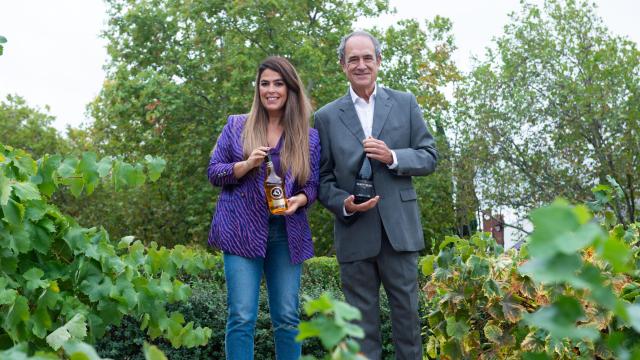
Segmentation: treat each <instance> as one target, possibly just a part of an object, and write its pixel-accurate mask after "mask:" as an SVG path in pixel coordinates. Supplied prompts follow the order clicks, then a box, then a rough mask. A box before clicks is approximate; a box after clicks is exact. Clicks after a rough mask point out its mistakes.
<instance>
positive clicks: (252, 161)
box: [233, 146, 271, 179]
mask: <svg viewBox="0 0 640 360" xmlns="http://www.w3.org/2000/svg"><path fill="white" fill-rule="evenodd" d="M270 149H271V148H269V147H267V146H260V147H257V148H255V149H253V151H252V152H251V154H250V155H249V158H248V159H247V160H245V161H238V162H237V163H235V164H234V165H233V175H234V176H235V177H236V179H240V178H241V177H243V176H245V175H246V174H247V173H248V172H249V171H251V169H253V168H256V167H258V166H260V164H262V162H263V161H264V158H265V157H266V156H267V153H268V152H269V150H270Z"/></svg>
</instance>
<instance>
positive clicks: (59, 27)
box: [0, 0, 640, 131]
mask: <svg viewBox="0 0 640 360" xmlns="http://www.w3.org/2000/svg"><path fill="white" fill-rule="evenodd" d="M534 2H535V3H540V2H541V1H538V0H534ZM596 3H597V4H598V7H599V9H598V14H599V15H600V16H601V17H602V18H603V19H604V22H605V24H606V25H607V26H608V27H609V29H610V30H611V31H612V32H613V33H614V34H618V35H625V36H629V37H630V38H631V39H632V40H634V41H635V42H636V43H640V26H638V25H637V22H636V21H634V14H635V15H636V16H637V14H640V1H638V0H599V1H596ZM390 4H391V6H392V7H395V8H396V10H397V13H396V14H394V15H389V16H385V17H384V18H381V19H375V20H363V21H358V22H356V25H357V26H358V27H362V28H366V27H369V26H371V25H374V24H375V25H378V26H380V27H386V26H389V25H391V24H394V23H395V22H396V21H398V20H400V19H406V18H416V19H418V20H421V21H423V20H424V19H431V18H433V17H434V16H435V15H441V16H445V17H448V18H450V19H451V20H452V21H453V32H454V36H455V40H456V45H457V46H458V50H457V51H456V52H455V54H454V60H455V61H456V63H457V64H458V66H459V67H460V68H461V69H462V70H463V71H468V70H469V69H470V67H471V64H472V63H471V60H470V59H471V56H474V55H475V56H482V55H483V54H484V49H485V47H486V46H488V45H490V43H491V39H492V38H494V37H495V36H498V35H500V34H501V32H502V28H503V26H504V25H505V24H506V23H507V21H508V14H509V13H510V12H512V11H514V10H516V9H518V8H519V1H518V0H448V1H444V0H437V1H436V0H391V1H390ZM106 21H107V15H106V6H105V4H104V3H103V2H102V0H57V1H50V0H20V1H18V0H14V1H2V5H1V6H0V35H3V36H5V37H6V38H7V40H8V42H7V43H6V44H5V47H4V55H3V56H0V98H2V99H4V98H5V97H6V95H7V94H17V95H20V96H22V97H24V98H25V99H26V100H27V103H28V104H29V105H30V106H34V107H39V108H41V109H45V106H49V110H48V113H49V114H51V115H53V116H54V117H55V118H56V121H55V122H54V124H53V125H54V126H55V127H56V128H57V129H59V130H60V131H64V129H65V127H66V126H67V125H71V126H79V125H80V124H81V123H83V122H87V121H90V119H88V117H87V114H86V105H87V104H88V103H89V102H91V101H92V100H93V99H94V98H95V96H96V95H97V94H98V93H99V91H100V88H101V87H102V83H103V81H104V76H105V73H104V70H103V65H104V64H105V63H106V62H107V59H108V57H107V52H106V49H105V46H106V41H104V40H103V39H101V38H100V32H101V31H102V30H103V29H104V28H105V27H106Z"/></svg>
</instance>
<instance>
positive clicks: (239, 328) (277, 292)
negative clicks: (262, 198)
mask: <svg viewBox="0 0 640 360" xmlns="http://www.w3.org/2000/svg"><path fill="white" fill-rule="evenodd" d="M301 268H302V265H300V264H291V260H290V259H289V243H288V241H287V231H286V227H285V220H284V217H283V216H271V217H270V218H269V239H268V241H267V255H266V257H265V258H264V259H263V258H254V259H248V258H245V257H242V256H237V255H231V254H227V253H225V254H224V274H225V278H226V281H227V309H228V317H227V329H226V334H225V353H226V357H227V359H228V360H244V359H249V360H250V359H253V337H254V332H255V325H256V319H257V317H258V298H259V296H260V280H261V279H262V274H263V273H264V275H265V279H266V282H267V291H268V295H269V312H270V314H271V324H272V325H273V332H274V337H275V343H276V359H278V360H289V359H292V360H293V359H295V360H298V359H299V358H300V355H301V353H302V346H301V344H300V343H298V342H296V341H295V337H296V336H297V335H298V323H299V322H300V317H299V307H298V305H299V300H298V293H299V290H300V273H301Z"/></svg>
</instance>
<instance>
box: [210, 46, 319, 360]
mask: <svg viewBox="0 0 640 360" xmlns="http://www.w3.org/2000/svg"><path fill="white" fill-rule="evenodd" d="M303 89H304V88H303V86H302V81H301V80H300V77H299V76H298V74H297V73H296V70H295V69H294V67H293V66H292V65H291V63H289V61H287V60H286V59H284V58H282V57H269V58H267V59H266V60H264V61H263V62H262V64H260V66H259V68H258V74H257V76H256V86H255V94H254V98H253V105H252V107H251V111H250V112H249V114H248V115H232V116H229V119H228V122H227V124H226V125H225V127H224V129H223V130H222V134H221V135H220V138H219V139H218V142H217V144H216V147H215V148H214V150H213V155H212V156H211V161H210V162H209V169H208V174H209V181H210V182H211V183H212V184H213V185H214V186H221V187H222V191H221V193H220V197H219V199H218V204H217V207H216V213H215V215H214V217H213V220H212V222H211V231H210V233H209V244H210V245H212V246H215V247H217V248H219V249H221V250H222V251H223V253H224V272H225V278H226V282H227V308H228V317H227V327H226V336H225V352H226V356H227V359H232V360H236V359H253V336H254V328H255V323H256V318H257V313H258V297H259V290H260V280H261V278H262V274H263V273H264V275H265V279H266V283H267V290H268V296H269V310H270V314H271V322H272V324H273V329H274V336H275V344H276V357H277V359H296V360H297V359H298V358H299V357H300V354H301V345H300V343H297V342H296V341H295V337H296V335H297V333H298V331H297V327H298V323H299V312H298V291H299V288H300V273H301V267H302V265H301V263H302V262H303V261H304V260H306V259H308V258H310V257H312V256H313V244H312V242H311V230H310V229H309V223H308V221H307V215H306V209H307V208H308V207H309V205H310V204H311V203H312V202H313V201H315V199H316V194H317V187H318V166H319V165H318V164H319V159H320V141H319V138H318V133H317V132H316V131H315V129H313V128H310V127H309V118H310V116H311V106H310V105H309V101H308V99H307V97H306V96H305V94H304V90H303ZM267 153H269V154H270V155H271V158H272V160H273V163H274V165H275V168H276V172H277V173H278V175H279V176H280V177H281V178H283V179H284V189H285V194H286V195H288V196H289V198H288V199H287V205H288V210H287V211H286V212H285V213H284V215H270V213H269V210H268V207H267V202H266V197H265V192H264V187H263V182H264V177H265V167H266V166H265V157H266V156H267Z"/></svg>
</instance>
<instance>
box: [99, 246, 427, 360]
mask: <svg viewBox="0 0 640 360" xmlns="http://www.w3.org/2000/svg"><path fill="white" fill-rule="evenodd" d="M219 263H220V266H217V267H215V268H214V270H212V271H210V272H208V273H206V274H204V275H202V276H200V277H198V278H197V279H189V281H190V283H191V286H192V289H193V294H192V296H191V298H190V300H189V301H188V302H187V303H185V304H180V305H174V306H173V308H171V310H174V311H180V312H181V313H182V314H184V316H185V318H187V319H192V320H194V322H195V325H196V326H208V327H210V328H211V329H212V330H213V334H212V336H211V340H210V341H209V343H208V344H207V345H206V346H202V347H197V348H191V349H186V348H181V349H174V348H173V347H171V345H170V344H169V343H168V342H166V341H164V340H161V339H155V340H150V339H149V338H148V337H147V336H146V335H145V333H144V332H143V331H142V330H140V325H139V321H137V320H136V319H133V318H131V317H128V318H125V319H124V320H123V322H122V323H121V324H120V326H112V327H110V328H109V329H108V330H107V334H106V335H105V336H104V337H103V338H102V339H101V340H100V341H99V342H98V343H97V344H96V349H97V350H98V353H99V354H100V355H101V356H102V357H108V358H113V359H135V360H144V355H143V354H142V353H141V351H140V349H141V348H142V344H143V343H144V341H148V342H150V343H152V344H156V345H158V347H159V348H160V349H162V350H163V351H164V352H165V354H166V355H167V358H169V359H171V360H187V359H189V360H191V359H223V358H224V328H225V322H226V316H227V313H226V289H225V285H224V270H223V265H222V260H221V258H219ZM423 280H424V279H421V282H422V281H423ZM324 291H328V292H330V293H331V294H332V295H333V296H334V297H336V298H337V299H344V296H343V294H342V291H341V290H340V276H339V268H338V263H337V261H336V259H335V258H333V257H317V258H313V259H310V260H308V261H306V262H305V265H304V267H303V273H302V282H301V291H300V292H301V296H303V297H304V296H309V297H311V298H316V297H318V296H319V295H320V294H321V293H322V292H324ZM301 300H302V301H301V306H302V304H303V303H304V300H303V299H301ZM380 303H381V312H380V315H381V324H382V343H383V349H382V350H383V359H393V358H394V351H393V342H392V340H391V322H390V320H389V306H388V302H387V297H386V294H385V293H384V291H381V299H380ZM422 303H423V301H422V299H421V304H422ZM302 313H303V311H302V309H301V314H302ZM302 318H303V320H304V319H305V317H304V316H303V317H302ZM423 322H424V321H423ZM274 349H275V346H274V343H273V332H272V329H271V321H270V318H269V307H268V304H267V295H266V289H265V287H264V284H263V286H262V288H261V291H260V304H259V312H258V320H257V323H256V336H255V351H254V352H255V359H256V360H260V359H274V358H275V353H274ZM302 351H303V354H305V355H315V356H317V357H319V356H321V355H323V354H324V351H323V349H322V346H321V345H320V343H319V341H317V339H313V340H312V341H307V342H305V343H304V344H303V348H302Z"/></svg>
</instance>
